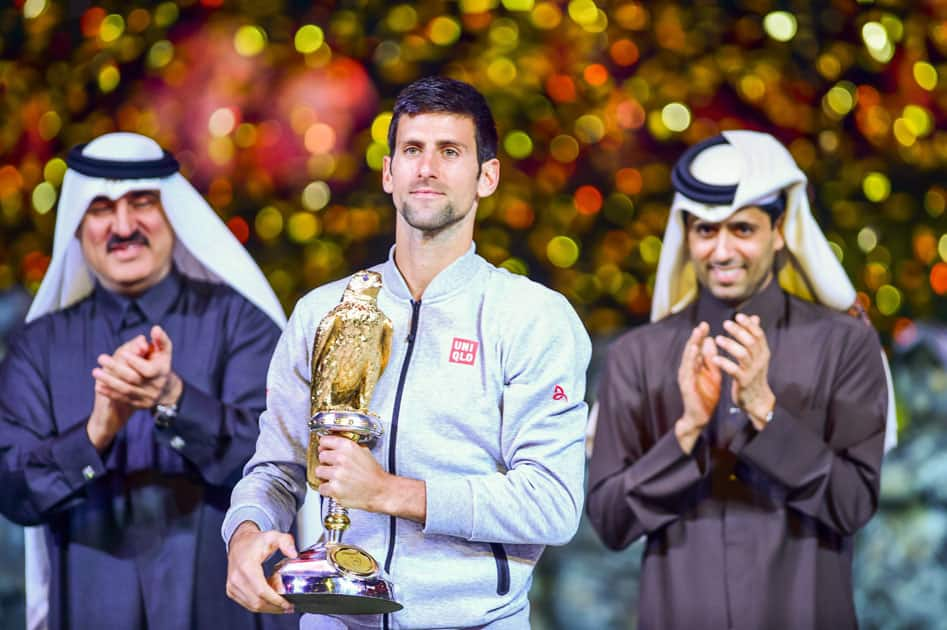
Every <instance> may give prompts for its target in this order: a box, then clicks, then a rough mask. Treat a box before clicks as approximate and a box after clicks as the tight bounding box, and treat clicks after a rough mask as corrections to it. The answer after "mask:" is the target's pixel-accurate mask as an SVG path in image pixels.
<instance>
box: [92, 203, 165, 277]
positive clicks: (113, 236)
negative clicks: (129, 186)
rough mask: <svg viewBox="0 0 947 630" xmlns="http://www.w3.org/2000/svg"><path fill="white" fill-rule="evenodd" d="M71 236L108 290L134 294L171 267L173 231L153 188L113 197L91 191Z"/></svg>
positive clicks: (163, 275)
mask: <svg viewBox="0 0 947 630" xmlns="http://www.w3.org/2000/svg"><path fill="white" fill-rule="evenodd" d="M76 236H77V238H78V239H79V244H80V245H81V247H82V255H83V256H84V257H85V260H86V263H88V265H89V266H90V267H91V268H92V271H93V272H94V273H95V276H96V278H98V280H99V282H100V283H101V284H102V286H104V287H105V288H106V289H108V290H110V291H114V292H116V293H121V294H123V295H138V294H140V293H142V292H143V291H145V290H147V289H148V288H150V287H152V286H154V285H155V284H157V283H158V282H159V281H160V280H161V279H162V278H164V277H165V276H166V275H167V273H168V271H170V269H171V253H172V251H173V249H174V232H173V231H172V229H171V225H170V224H169V223H168V219H167V218H166V217H165V214H164V209H163V208H162V206H161V199H160V197H159V195H158V192H157V191H153V190H139V191H131V192H129V193H127V194H125V195H124V196H123V197H121V198H119V199H118V200H116V201H112V200H111V199H108V198H106V197H96V198H95V199H93V200H92V203H90V204H89V208H88V209H87V210H86V213H85V216H83V218H82V223H80V224H79V229H78V230H77V231H76Z"/></svg>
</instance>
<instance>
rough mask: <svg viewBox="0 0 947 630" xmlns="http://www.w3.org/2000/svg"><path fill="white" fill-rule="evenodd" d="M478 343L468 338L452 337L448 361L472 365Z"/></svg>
mask: <svg viewBox="0 0 947 630" xmlns="http://www.w3.org/2000/svg"><path fill="white" fill-rule="evenodd" d="M479 345H480V344H479V343H477V342H476V341H471V340H470V339H461V338H460V337H454V340H453V341H452V342H451V344H450V362H451V363H461V364H463V365H473V364H474V361H476V360H477V346H479Z"/></svg>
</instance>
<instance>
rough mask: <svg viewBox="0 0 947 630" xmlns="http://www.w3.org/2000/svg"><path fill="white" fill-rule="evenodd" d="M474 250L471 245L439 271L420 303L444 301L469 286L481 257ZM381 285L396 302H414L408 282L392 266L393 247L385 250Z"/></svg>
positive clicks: (396, 266) (393, 261)
mask: <svg viewBox="0 0 947 630" xmlns="http://www.w3.org/2000/svg"><path fill="white" fill-rule="evenodd" d="M476 250H477V247H476V245H475V244H474V243H471V244H470V248H469V249H468V250H467V252H466V253H465V254H464V255H463V256H461V257H460V258H458V259H457V260H455V261H454V262H452V263H451V264H449V265H448V266H447V267H445V268H444V269H442V270H441V272H440V273H438V274H437V275H436V276H434V279H433V280H431V283H430V284H429V285H427V288H426V289H425V290H424V295H422V296H421V301H423V302H424V303H425V304H429V303H431V302H438V301H440V300H443V299H447V298H449V297H450V296H452V295H453V294H455V293H457V292H458V291H460V290H462V289H464V288H465V287H467V286H469V285H470V282H471V280H472V279H473V276H474V274H476V272H477V269H478V267H479V266H480V261H481V258H480V256H478V255H477V254H476ZM382 285H383V287H384V290H385V291H387V292H388V293H390V294H391V295H392V296H393V297H394V298H395V299H397V300H401V301H414V300H413V298H412V296H411V291H410V290H409V289H408V283H407V282H405V280H404V276H402V275H401V271H400V270H399V269H398V265H396V264H395V246H394V245H392V246H391V249H390V250H388V260H387V261H385V263H384V264H383V265H382Z"/></svg>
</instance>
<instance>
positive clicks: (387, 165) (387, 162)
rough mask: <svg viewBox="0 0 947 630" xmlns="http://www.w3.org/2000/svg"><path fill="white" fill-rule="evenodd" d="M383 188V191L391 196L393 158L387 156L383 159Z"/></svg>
mask: <svg viewBox="0 0 947 630" xmlns="http://www.w3.org/2000/svg"><path fill="white" fill-rule="evenodd" d="M381 187H382V189H383V190H384V191H385V192H386V193H388V194H389V195H390V194H391V191H392V186H391V156H390V155H386V156H385V157H383V158H382V159H381Z"/></svg>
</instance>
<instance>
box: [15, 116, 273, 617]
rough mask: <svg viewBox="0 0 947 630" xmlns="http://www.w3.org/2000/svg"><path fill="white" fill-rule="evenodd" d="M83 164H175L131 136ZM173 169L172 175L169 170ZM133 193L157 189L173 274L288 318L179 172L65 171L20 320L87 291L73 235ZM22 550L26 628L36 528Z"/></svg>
mask: <svg viewBox="0 0 947 630" xmlns="http://www.w3.org/2000/svg"><path fill="white" fill-rule="evenodd" d="M80 154H81V156H82V157H83V158H90V159H93V160H105V161H111V162H124V163H127V164H129V165H133V164H135V163H143V164H146V163H153V162H157V161H161V160H165V163H167V161H168V160H170V162H171V163H172V164H174V161H173V159H172V158H170V156H169V155H168V154H166V153H165V152H164V151H163V150H162V148H161V147H160V146H159V145H158V143H157V142H155V141H154V140H152V139H151V138H148V137H145V136H142V135H139V134H135V133H125V132H119V133H109V134H105V135H103V136H100V137H98V138H96V139H95V140H93V141H92V142H89V143H88V144H87V145H85V146H84V147H83V148H81V151H80ZM175 170H176V169H175ZM132 190H158V191H160V194H161V204H162V206H163V207H164V212H165V215H167V217H168V221H169V222H170V223H171V227H172V229H173V230H174V234H175V243H174V252H173V258H174V262H175V265H176V266H177V268H178V270H179V271H180V272H181V273H183V274H185V275H187V276H190V277H193V278H197V279H199V280H205V281H209V282H217V283H223V284H227V285H229V286H231V287H233V288H234V289H235V290H236V291H237V292H238V293H240V294H241V295H243V297H245V298H246V299H247V300H249V301H250V302H251V303H252V304H254V305H255V306H256V307H257V308H259V309H260V310H262V311H263V312H264V313H266V314H267V315H268V316H269V317H270V319H272V320H273V322H274V323H275V324H276V325H277V326H279V327H280V328H284V327H285V326H286V315H285V314H284V313H283V308H282V306H281V305H280V303H279V300H278V299H277V298H276V294H275V293H273V289H272V288H271V287H270V285H269V283H268V282H267V281H266V277H265V276H264V275H263V272H262V271H260V268H259V267H258V266H257V265H256V263H255V262H254V261H253V259H252V258H251V257H250V254H248V253H247V251H246V249H244V247H243V245H241V244H240V242H239V241H238V240H237V239H236V237H234V235H233V233H231V231H230V230H229V229H228V228H227V226H226V225H225V224H224V222H223V221H221V220H220V217H218V216H217V213H216V212H214V209H213V208H211V207H210V205H209V204H208V203H207V202H206V201H205V200H204V198H203V197H202V196H201V195H200V193H198V192H197V190H195V189H194V187H193V186H191V184H190V183H189V182H188V181H187V180H186V179H184V177H183V176H182V175H181V174H180V173H177V172H174V173H173V174H171V175H168V176H165V177H157V178H148V177H145V178H141V177H134V178H127V179H106V178H104V177H95V176H90V175H84V174H82V173H79V172H77V171H76V170H74V169H73V168H69V169H67V170H66V175H65V177H64V179H63V184H62V193H61V194H60V197H59V204H58V208H57V212H58V215H57V217H56V232H55V235H54V238H53V255H52V260H51V261H50V264H49V268H48V270H47V271H46V275H45V276H44V277H43V282H42V284H41V285H40V287H39V291H37V293H36V297H35V298H34V300H33V303H32V305H31V306H30V310H29V312H28V313H27V315H26V321H27V322H29V321H32V320H34V319H37V318H38V317H42V316H43V315H45V314H46V313H50V312H53V311H56V310H59V309H62V308H65V307H67V306H70V305H71V304H74V303H75V302H78V301H79V300H81V299H83V298H84V297H86V296H87V295H89V294H90V293H91V292H92V289H93V288H94V286H95V276H94V275H93V273H92V270H91V269H90V268H89V266H88V265H87V264H86V261H85V258H84V257H83V256H82V250H81V248H80V246H79V240H78V238H76V230H77V229H78V227H79V224H80V223H81V221H82V217H83V216H84V215H85V211H86V209H87V208H88V207H89V203H90V202H91V201H92V200H93V199H95V198H96V197H98V196H105V197H108V198H109V199H113V200H116V199H118V198H119V197H121V196H123V195H125V194H126V193H128V192H129V191H132ZM24 547H25V550H26V627H27V629H28V630H43V629H45V628H47V627H48V621H47V617H48V614H49V578H50V576H49V558H48V557H47V555H46V543H45V540H44V535H43V530H42V528H40V527H27V528H25V530H24Z"/></svg>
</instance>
